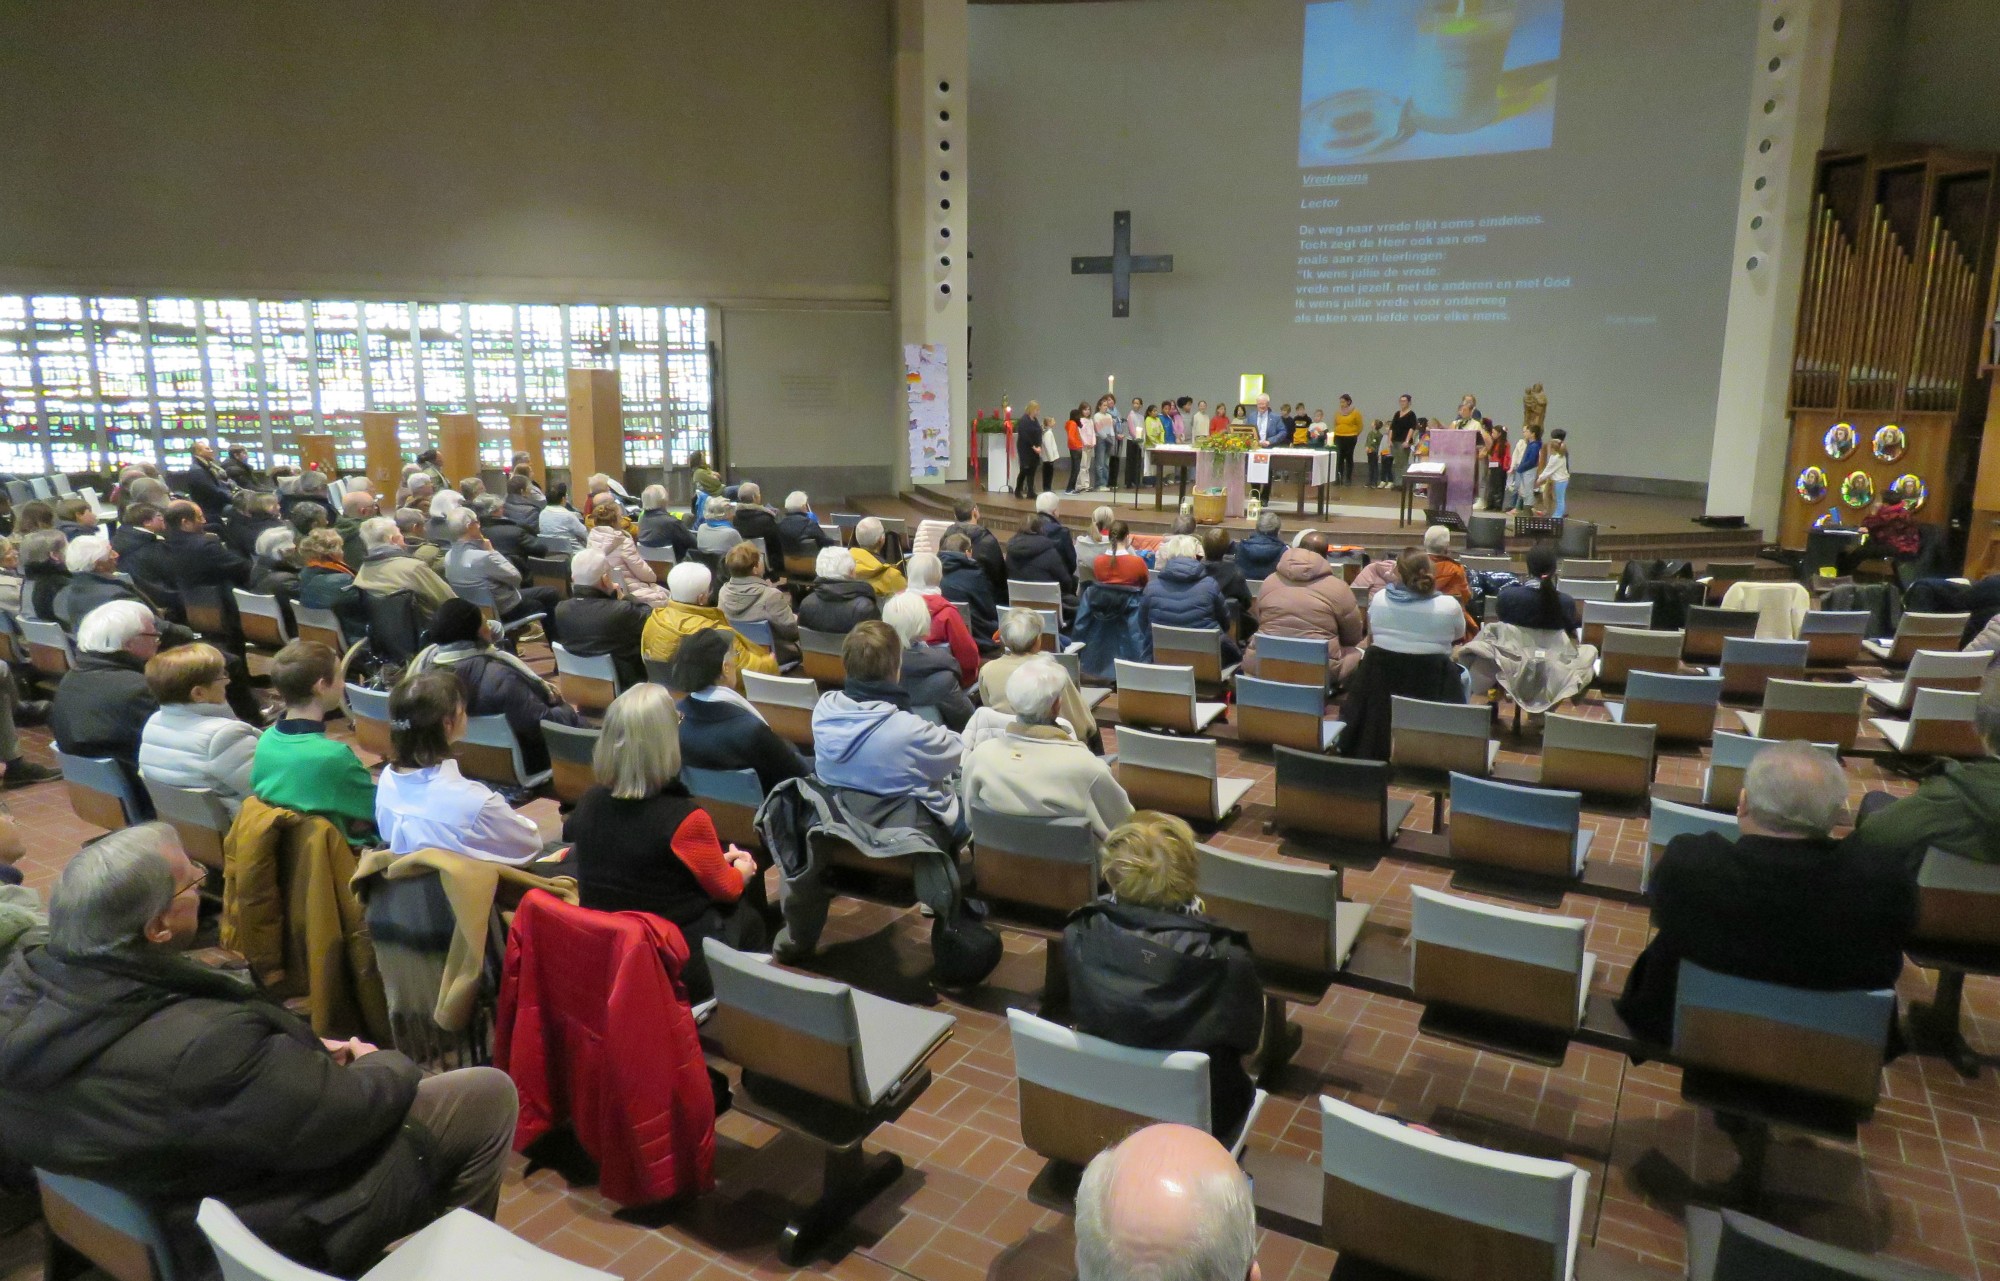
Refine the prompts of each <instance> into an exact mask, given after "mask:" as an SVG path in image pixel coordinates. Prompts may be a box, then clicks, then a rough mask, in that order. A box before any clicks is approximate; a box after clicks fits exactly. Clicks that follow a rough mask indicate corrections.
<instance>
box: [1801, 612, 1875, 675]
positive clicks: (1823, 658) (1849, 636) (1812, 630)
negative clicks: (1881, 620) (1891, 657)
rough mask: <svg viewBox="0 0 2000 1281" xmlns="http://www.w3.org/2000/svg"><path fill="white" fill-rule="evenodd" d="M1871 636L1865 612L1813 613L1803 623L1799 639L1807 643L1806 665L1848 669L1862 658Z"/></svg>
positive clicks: (1809, 613)
mask: <svg viewBox="0 0 2000 1281" xmlns="http://www.w3.org/2000/svg"><path fill="white" fill-rule="evenodd" d="M1867 635H1868V611H1867V610H1865V609H1852V610H1848V609H1842V610H1826V609H1815V610H1809V611H1808V612H1807V613H1806V616H1805V618H1804V619H1802V620H1800V622H1799V639H1800V640H1802V641H1804V642H1805V643H1806V646H1807V649H1806V662H1807V663H1809V664H1811V665H1812V666H1814V667H1845V666H1847V665H1848V664H1849V663H1852V662H1854V661H1855V660H1856V659H1858V658H1860V657H1861V642H1862V640H1863V639H1864V638H1865V637H1866V636H1867Z"/></svg>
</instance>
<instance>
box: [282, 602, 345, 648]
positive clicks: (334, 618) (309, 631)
mask: <svg viewBox="0 0 2000 1281" xmlns="http://www.w3.org/2000/svg"><path fill="white" fill-rule="evenodd" d="M291 606H292V634H293V635H294V636H297V637H298V638H299V639H300V640H306V641H318V642H319V643H320V644H322V645H324V646H326V647H327V648H328V649H330V650H332V651H333V652H334V653H335V654H340V655H345V654H346V653H347V648H348V645H349V644H350V642H349V641H348V639H347V625H346V624H345V623H342V622H341V621H340V615H338V614H336V613H334V612H333V611H332V610H330V609H314V608H313V607H312V606H311V605H301V604H299V603H298V602H297V601H293V602H291Z"/></svg>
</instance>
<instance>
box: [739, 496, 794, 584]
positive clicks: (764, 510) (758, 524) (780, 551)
mask: <svg viewBox="0 0 2000 1281" xmlns="http://www.w3.org/2000/svg"><path fill="white" fill-rule="evenodd" d="M730 524H732V525H734V526H735V527H736V532H737V533H739V534H741V535H743V541H744V542H746V543H753V542H758V541H762V542H763V544H764V569H765V572H767V573H772V574H777V573H782V572H783V571H784V568H785V539H784V536H783V535H782V534H780V533H779V532H778V515H777V513H776V512H774V511H772V510H771V509H770V508H768V507H738V508H737V509H736V515H735V517H734V518H733V519H732V520H731V521H730Z"/></svg>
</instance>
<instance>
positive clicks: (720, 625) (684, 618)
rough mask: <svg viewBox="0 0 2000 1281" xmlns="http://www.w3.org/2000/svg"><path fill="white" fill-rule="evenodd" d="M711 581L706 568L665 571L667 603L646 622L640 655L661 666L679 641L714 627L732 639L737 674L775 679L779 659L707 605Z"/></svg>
mask: <svg viewBox="0 0 2000 1281" xmlns="http://www.w3.org/2000/svg"><path fill="white" fill-rule="evenodd" d="M714 579H715V576H714V575H713V574H710V573H709V572H708V566H706V565H699V564H687V565H676V566H674V567H673V569H672V570H670V571H668V573H667V595H668V597H669V600H668V602H667V605H666V607H665V608H663V609H656V610H654V611H653V615H652V617H651V618H648V619H647V620H646V630H645V634H644V635H643V636H642V637H641V639H640V652H641V653H643V654H644V655H645V656H646V657H647V658H650V659H654V660H656V661H658V662H662V663H664V662H666V661H668V660H669V659H671V658H672V657H673V656H674V652H675V651H676V650H678V649H679V648H680V645H681V642H682V641H683V640H685V639H686V638H688V637H689V636H692V635H694V634H695V633H696V632H699V631H704V630H707V629H709V628H717V629H720V630H723V631H727V632H728V633H729V635H730V636H731V637H732V638H734V653H735V657H736V670H737V671H739V672H744V671H750V672H761V673H763V674H764V675H766V676H776V675H777V674H778V660H777V659H776V658H774V657H772V655H771V651H769V650H767V649H765V648H763V647H762V646H759V645H753V644H751V643H750V642H749V641H747V640H745V639H743V637H742V636H740V635H738V634H737V633H736V631H735V630H734V629H732V628H731V627H730V626H729V620H728V619H727V618H725V617H723V614H722V611H721V610H720V609H717V608H716V607H715V606H713V605H711V604H710V603H709V600H710V593H709V588H710V587H711V586H712V585H713V583H714ZM740 684H741V682H740V681H739V682H737V685H734V686H732V688H737V687H740Z"/></svg>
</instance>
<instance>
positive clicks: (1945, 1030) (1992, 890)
mask: <svg viewBox="0 0 2000 1281" xmlns="http://www.w3.org/2000/svg"><path fill="white" fill-rule="evenodd" d="M1906 951H1907V954H1908V956H1909V958H1910V961H1911V963H1912V964H1914V965H1916V966H1917V967H1918V968H1920V969H1926V970H1936V971H1937V992H1936V994H1935V995H1934V996H1933V997H1932V998H1931V1000H1929V1001H1927V1002H1919V1003H1916V1004H1914V1005H1912V1006H1911V1007H1910V1033H1911V1040H1912V1042H1913V1044H1914V1047H1915V1048H1916V1049H1918V1050H1920V1051H1922V1052H1924V1053H1928V1054H1938V1055H1941V1056H1943V1057H1945V1058H1947V1059H1949V1060H1950V1061H1951V1063H1952V1065H1953V1066H1955V1067H1956V1068H1958V1070H1959V1072H1960V1074H1962V1075H1964V1076H1966V1077H1975V1076H1977V1075H1978V1074H1979V1062H1980V1060H1979V1055H1978V1054H1977V1053H1976V1052H1974V1051H1973V1049H1972V1047H1971V1046H1969V1045H1967V1044H1966V1041H1965V1036H1964V1033H1963V1032H1961V1031H1960V1029H1959V1022H1960V1018H1961V1016H1962V1013H1963V1011H1964V1008H1965V976H1966V975H1968V974H1985V975H1991V974H2000V865H1995V864H1992V863H1981V862H1977V861H1975V860H1973V859H1969V858H1966V857H1965V856H1963V855H1961V854H1952V853H1949V852H1947V851H1945V850H1941V849H1935V848H1933V849H1929V850H1926V851H1925V852H1924V859H1923V862H1922V863H1921V864H1920V865H1919V866H1918V868H1917V928H1916V930H1915V931H1914V933H1913V936H1912V938H1911V940H1910V944H1909V946H1908V948H1907V949H1906Z"/></svg>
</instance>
